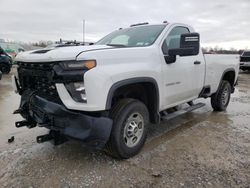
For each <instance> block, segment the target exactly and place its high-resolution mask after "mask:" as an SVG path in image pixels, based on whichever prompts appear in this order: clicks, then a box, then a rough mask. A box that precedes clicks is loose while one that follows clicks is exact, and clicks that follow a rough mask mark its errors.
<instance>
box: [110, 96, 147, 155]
mask: <svg viewBox="0 0 250 188" xmlns="http://www.w3.org/2000/svg"><path fill="white" fill-rule="evenodd" d="M111 118H112V119H113V127H112V131H111V135H110V139H109V141H108V143H107V145H106V151H107V152H108V154H110V155H112V156H113V157H116V158H119V159H127V158H130V157H133V156H134V155H136V154H137V153H138V152H139V151H140V149H141V148H142V146H143V145H144V143H145V140H146V135H147V126H148V123H149V115H148V110H147V107H146V106H145V105H144V104H143V103H142V102H140V101H138V100H135V99H122V100H121V101H119V102H118V103H117V104H116V105H114V107H113V108H112V110H111Z"/></svg>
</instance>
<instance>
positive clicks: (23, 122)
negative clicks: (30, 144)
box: [15, 120, 36, 129]
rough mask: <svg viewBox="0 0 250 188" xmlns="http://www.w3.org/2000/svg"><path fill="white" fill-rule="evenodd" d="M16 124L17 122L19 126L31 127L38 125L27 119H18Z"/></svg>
mask: <svg viewBox="0 0 250 188" xmlns="http://www.w3.org/2000/svg"><path fill="white" fill-rule="evenodd" d="M15 124H16V127H17V128H20V127H24V126H26V127H28V128H29V129H31V128H33V127H36V123H34V122H30V121H26V120H24V121H17V122H16V123H15Z"/></svg>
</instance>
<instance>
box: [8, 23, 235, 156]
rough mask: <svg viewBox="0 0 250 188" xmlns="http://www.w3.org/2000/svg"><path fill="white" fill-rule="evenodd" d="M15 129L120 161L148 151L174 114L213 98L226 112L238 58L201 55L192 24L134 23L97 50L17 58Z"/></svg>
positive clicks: (41, 52) (71, 49)
mask: <svg viewBox="0 0 250 188" xmlns="http://www.w3.org/2000/svg"><path fill="white" fill-rule="evenodd" d="M16 61H17V64H18V68H17V75H16V76H13V78H12V80H13V86H14V88H15V91H16V92H17V93H19V94H20V95H21V102H20V107H19V109H17V110H16V111H15V113H19V114H21V115H22V116H23V117H24V119H25V120H24V121H20V122H16V126H17V127H22V126H28V127H30V128H33V127H36V126H37V125H39V126H42V127H46V128H48V129H49V130H50V133H49V134H48V135H42V136H39V137H38V138H37V141H38V142H44V141H47V140H51V139H52V140H54V141H55V143H60V142H63V141H65V140H67V139H77V140H80V141H81V142H83V143H85V144H86V145H89V146H92V147H95V148H99V149H101V148H105V151H106V152H107V153H109V154H111V155H112V156H114V157H116V158H129V157H132V156H134V155H136V154H137V153H138V152H139V151H140V149H141V148H142V146H143V144H144V142H145V140H146V136H147V130H148V126H154V124H158V123H160V121H162V120H164V119H169V117H175V116H174V115H173V113H169V112H170V111H169V109H172V110H171V112H172V111H173V109H175V110H174V112H176V113H175V114H181V113H180V112H179V111H177V110H176V109H177V108H175V107H176V106H178V105H181V104H184V103H188V104H189V105H190V108H188V109H184V110H183V109H182V112H184V111H188V110H194V109H196V108H197V107H201V106H203V105H202V104H196V105H195V104H194V103H193V101H194V100H195V99H197V98H201V97H204V98H207V97H211V104H212V107H213V109H214V110H215V111H223V110H226V108H227V106H228V104H229V101H230V95H231V93H233V91H234V86H235V84H236V80H237V76H238V70H239V57H238V56H228V55H203V54H202V51H201V48H200V35H199V34H198V33H196V32H195V31H194V29H193V28H192V27H191V26H189V25H186V24H180V23H172V24H170V23H165V22H164V23H162V24H148V23H142V24H135V25H131V26H130V27H128V28H124V29H118V30H116V31H114V32H112V33H111V34H109V35H107V36H106V37H104V38H102V39H101V40H99V41H98V42H96V43H95V44H94V45H91V46H67V47H59V48H57V47H55V48H53V47H52V48H45V49H42V50H35V51H29V52H24V53H20V54H18V55H17V57H16Z"/></svg>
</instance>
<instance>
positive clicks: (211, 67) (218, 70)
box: [204, 54, 240, 93]
mask: <svg viewBox="0 0 250 188" xmlns="http://www.w3.org/2000/svg"><path fill="white" fill-rule="evenodd" d="M204 59H205V61H206V76H205V83H204V86H210V87H211V93H214V92H215V91H216V90H217V88H218V85H219V83H220V82H218V78H219V77H221V76H222V75H223V73H224V71H226V70H228V69H232V67H233V69H234V70H235V72H236V74H238V72H239V66H240V56H239V55H227V54H225V55H224V54H204ZM236 79H237V77H236Z"/></svg>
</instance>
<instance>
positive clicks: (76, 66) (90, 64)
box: [61, 60, 96, 70]
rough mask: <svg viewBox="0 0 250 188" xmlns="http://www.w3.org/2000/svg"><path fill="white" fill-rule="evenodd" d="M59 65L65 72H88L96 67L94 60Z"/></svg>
mask: <svg viewBox="0 0 250 188" xmlns="http://www.w3.org/2000/svg"><path fill="white" fill-rule="evenodd" d="M61 65H62V67H63V69H65V70H90V69H92V68H94V67H95V66H96V60H83V61H71V62H63V63H61Z"/></svg>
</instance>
